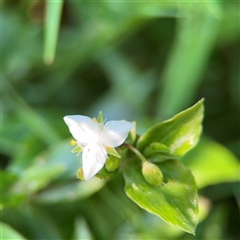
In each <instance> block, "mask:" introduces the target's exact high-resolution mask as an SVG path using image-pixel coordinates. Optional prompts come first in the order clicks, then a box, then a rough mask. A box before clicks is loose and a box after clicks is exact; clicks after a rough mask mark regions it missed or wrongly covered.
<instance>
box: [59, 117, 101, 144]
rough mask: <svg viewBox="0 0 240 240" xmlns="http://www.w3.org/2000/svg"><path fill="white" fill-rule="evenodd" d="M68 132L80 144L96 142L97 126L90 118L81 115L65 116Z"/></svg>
mask: <svg viewBox="0 0 240 240" xmlns="http://www.w3.org/2000/svg"><path fill="white" fill-rule="evenodd" d="M63 119H64V121H65V123H66V124H67V125H68V127H69V131H70V132H71V134H72V135H73V137H74V138H75V139H76V140H77V141H78V142H79V143H80V144H87V143H90V142H94V141H98V124H97V123H95V122H94V121H93V120H92V119H91V118H90V117H86V116H82V115H71V116H65V117H64V118H63Z"/></svg>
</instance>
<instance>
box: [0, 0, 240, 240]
mask: <svg viewBox="0 0 240 240" xmlns="http://www.w3.org/2000/svg"><path fill="white" fill-rule="evenodd" d="M50 2H51V1H41V0H32V1H24V0H19V1H11V0H9V1H3V2H1V26H2V27H1V28H2V37H1V40H2V42H1V56H2V57H1V63H0V64H1V69H2V75H1V78H2V79H1V84H2V88H1V102H2V103H1V168H2V170H1V193H2V194H1V221H2V222H3V223H2V224H1V229H2V230H3V232H2V234H3V235H2V236H1V237H2V239H6V240H7V239H13V238H17V239H66V240H69V239H238V238H239V237H240V236H239V222H240V219H239V206H240V199H239V196H240V192H239V191H240V190H239V174H240V172H239V171H240V170H239V162H238V160H237V158H240V152H239V145H240V139H239V135H240V134H239V132H240V126H239V123H240V121H239V120H240V119H239V109H240V101H239V92H240V84H239V2H237V1H227V0H226V1H204V0H202V1H192V2H189V1H188V2H182V1H159V2H142V1H139V2H134V1H132V2H131V1H129V2H125V1H122V2H121V1H118V2H113V1H95V2H86V1H67V0H65V1H64V3H63V5H62V6H60V5H61V4H62V1H55V2H54V3H53V2H51V7H50V6H48V4H50ZM54 4H55V7H54ZM47 6H48V7H47ZM46 9H48V10H47V11H50V12H48V14H46ZM54 11H55V13H54ZM46 16H51V17H52V18H53V19H52V22H53V23H51V24H52V25H51V24H49V22H50V21H51V20H48V22H46V18H47V17H46ZM58 16H59V18H58ZM58 26H59V32H58V31H57V29H56V28H58ZM48 41H49V42H48ZM55 49H56V52H55ZM54 55H55V60H54V62H53V63H52V64H51V65H46V64H45V63H48V64H50V63H51V58H52V59H53V58H54ZM43 56H44V60H45V63H44V61H43ZM48 58H50V60H49V59H48ZM202 97H204V98H205V108H206V112H205V120H204V134H205V137H204V138H203V139H202V141H200V143H199V146H197V147H196V148H195V149H194V150H193V151H192V152H190V153H189V154H187V155H186V157H185V158H184V159H183V163H185V164H186V165H187V166H189V167H190V169H192V171H193V174H196V180H197V183H198V186H199V195H200V196H201V197H200V200H199V201H200V202H199V203H200V219H201V222H200V224H199V226H198V228H197V231H196V235H195V236H190V235H189V234H185V233H183V232H181V231H179V230H177V229H175V228H172V227H171V226H168V225H166V224H165V223H163V221H161V220H160V219H159V218H157V217H156V216H153V215H151V214H149V213H146V212H144V211H142V210H141V209H140V208H139V207H137V206H136V205H135V204H134V203H133V202H131V201H130V200H129V199H128V198H127V197H126V195H125V194H124V191H123V185H124V183H123V178H122V176H121V175H117V176H116V177H115V178H114V179H113V180H112V181H109V182H108V181H103V180H100V179H95V178H94V179H92V180H91V181H89V182H81V181H79V180H77V178H76V173H77V169H78V168H79V167H80V166H81V160H80V157H77V156H76V155H75V154H71V153H70V151H71V146H70V145H69V140H70V139H68V140H65V139H66V138H68V137H69V136H70V135H69V132H68V129H67V127H66V126H65V124H64V122H63V120H62V117H63V116H65V115H69V114H82V115H89V116H92V117H93V116H97V114H98V112H99V110H102V111H103V113H104V116H105V117H107V118H108V119H122V118H124V119H127V120H129V121H130V120H134V121H136V122H137V131H138V133H139V134H141V133H143V132H144V131H145V130H146V129H147V128H148V127H150V126H151V125H152V124H153V123H156V122H158V121H159V120H164V119H166V118H168V117H172V116H173V115H174V114H176V113H177V112H179V111H181V110H183V109H185V108H186V107H189V106H191V105H192V104H193V103H194V102H197V100H199V99H200V98H202ZM209 137H210V138H211V139H213V140H210V138H209ZM193 160H194V161H193ZM100 190H101V191H100Z"/></svg>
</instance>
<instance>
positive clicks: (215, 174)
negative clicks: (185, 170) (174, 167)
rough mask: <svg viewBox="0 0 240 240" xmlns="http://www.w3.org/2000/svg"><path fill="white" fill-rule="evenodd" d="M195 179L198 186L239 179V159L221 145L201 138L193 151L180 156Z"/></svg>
mask: <svg viewBox="0 0 240 240" xmlns="http://www.w3.org/2000/svg"><path fill="white" fill-rule="evenodd" d="M181 162H182V163H183V164H184V165H186V166H188V167H189V168H190V169H191V171H192V172H193V175H194V177H195V179H196V182H197V185H198V188H203V187H205V186H208V185H212V184H218V183H222V182H235V181H236V182H237V181H239V180H240V174H239V173H240V164H239V160H238V159H237V158H236V156H234V154H232V153H231V152H230V151H229V150H228V149H227V148H226V147H224V146H223V145H221V144H219V143H217V142H215V141H213V140H211V139H208V138H206V137H204V138H202V139H201V141H200V142H199V144H198V145H197V147H196V148H195V149H193V151H191V152H190V153H189V154H187V155H186V156H184V157H183V158H181Z"/></svg>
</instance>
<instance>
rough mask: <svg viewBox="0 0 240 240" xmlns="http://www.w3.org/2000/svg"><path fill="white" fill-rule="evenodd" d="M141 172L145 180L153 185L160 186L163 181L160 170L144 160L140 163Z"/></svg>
mask: <svg viewBox="0 0 240 240" xmlns="http://www.w3.org/2000/svg"><path fill="white" fill-rule="evenodd" d="M142 174H143V177H144V178H145V180H146V181H147V182H148V183H149V184H150V185H152V186H154V187H158V186H160V185H161V184H162V182H163V175H162V172H161V170H160V169H159V168H158V167H157V166H156V165H155V164H152V163H150V162H144V163H143V164H142Z"/></svg>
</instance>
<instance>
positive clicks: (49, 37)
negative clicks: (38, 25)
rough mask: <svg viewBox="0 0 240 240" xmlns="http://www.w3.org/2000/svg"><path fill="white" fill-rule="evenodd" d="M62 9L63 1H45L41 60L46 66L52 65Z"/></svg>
mask: <svg viewBox="0 0 240 240" xmlns="http://www.w3.org/2000/svg"><path fill="white" fill-rule="evenodd" d="M62 7H63V0H57V1H53V0H47V1H46V14H45V29H44V30H45V33H44V53H43V60H44V62H45V64H46V65H50V64H52V63H53V61H54V58H55V51H56V46H57V38H58V31H59V26H60V20H61V12H62Z"/></svg>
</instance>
